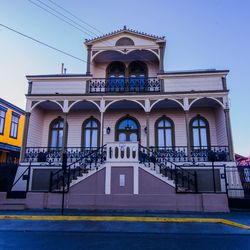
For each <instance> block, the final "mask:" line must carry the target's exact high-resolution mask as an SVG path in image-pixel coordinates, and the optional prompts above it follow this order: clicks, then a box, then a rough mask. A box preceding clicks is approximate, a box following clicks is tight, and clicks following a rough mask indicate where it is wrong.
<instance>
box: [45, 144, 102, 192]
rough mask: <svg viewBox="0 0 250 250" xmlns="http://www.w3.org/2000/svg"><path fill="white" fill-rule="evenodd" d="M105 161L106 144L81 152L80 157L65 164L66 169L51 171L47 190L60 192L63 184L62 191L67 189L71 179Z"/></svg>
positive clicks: (97, 166)
mask: <svg viewBox="0 0 250 250" xmlns="http://www.w3.org/2000/svg"><path fill="white" fill-rule="evenodd" d="M105 161H106V145H104V146H102V147H99V148H97V149H96V150H94V151H92V152H89V153H88V154H85V155H84V154H82V155H81V156H80V158H78V159H76V160H75V161H74V162H72V163H70V164H69V165H67V166H66V169H59V170H57V171H56V172H53V171H51V173H50V182H49V191H50V192H54V193H61V192H62V188H63V186H64V192H68V191H69V187H70V183H71V181H72V180H74V179H77V177H79V176H81V175H82V174H84V173H88V172H89V171H90V170H92V169H96V170H98V168H99V166H100V165H101V164H103V163H104V162H105Z"/></svg>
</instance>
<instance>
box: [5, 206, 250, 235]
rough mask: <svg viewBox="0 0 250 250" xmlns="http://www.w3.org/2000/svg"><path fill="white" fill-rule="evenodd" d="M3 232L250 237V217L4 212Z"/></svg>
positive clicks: (129, 212) (130, 212)
mask: <svg viewBox="0 0 250 250" xmlns="http://www.w3.org/2000/svg"><path fill="white" fill-rule="evenodd" d="M1 231H16V232H18V231H32V232H36V231H40V232H41V231H43V232H105V233H106V232H113V233H115V232H119V233H121V232H122V233H134V232H137V233H163V234H166V233H167V234H175V233H178V234H179V233H181V234H247V235H248V234H249V235H250V213H249V212H233V213H192V212H164V211H140V210H98V211H95V210H92V211H91V210H65V212H64V216H61V211H60V210H24V211H0V232H1Z"/></svg>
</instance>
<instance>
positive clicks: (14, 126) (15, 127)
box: [10, 113, 20, 138]
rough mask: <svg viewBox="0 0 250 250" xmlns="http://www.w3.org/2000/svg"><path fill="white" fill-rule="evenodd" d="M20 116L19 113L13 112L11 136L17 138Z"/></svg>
mask: <svg viewBox="0 0 250 250" xmlns="http://www.w3.org/2000/svg"><path fill="white" fill-rule="evenodd" d="M19 118H20V115H19V114H16V113H12V118H11V126H10V137H11V138H17V134H18V123H19Z"/></svg>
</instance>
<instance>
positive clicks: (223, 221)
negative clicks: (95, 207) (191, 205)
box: [0, 215, 250, 230]
mask: <svg viewBox="0 0 250 250" xmlns="http://www.w3.org/2000/svg"><path fill="white" fill-rule="evenodd" d="M0 220H34V221H110V222H112V221H123V222H163V223H220V224H224V225H228V226H233V227H238V228H242V229H248V230H250V226H248V225H244V224H241V223H238V222H234V221H231V220H227V219H223V218H166V217H132V216H73V215H68V216H60V215H44V216H40V215H0Z"/></svg>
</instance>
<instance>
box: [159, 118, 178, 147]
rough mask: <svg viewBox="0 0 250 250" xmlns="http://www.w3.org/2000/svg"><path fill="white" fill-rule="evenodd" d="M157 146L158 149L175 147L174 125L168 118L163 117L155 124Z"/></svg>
mask: <svg viewBox="0 0 250 250" xmlns="http://www.w3.org/2000/svg"><path fill="white" fill-rule="evenodd" d="M155 131H156V135H155V137H156V145H157V146H158V147H173V146H174V123H173V121H172V120H171V119H169V118H167V117H161V118H160V119H158V120H157V121H156V123H155Z"/></svg>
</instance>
